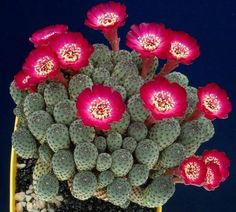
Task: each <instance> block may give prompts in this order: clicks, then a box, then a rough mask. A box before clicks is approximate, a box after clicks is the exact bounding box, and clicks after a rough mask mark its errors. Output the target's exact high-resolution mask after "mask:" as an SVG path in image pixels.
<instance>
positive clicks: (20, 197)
mask: <svg viewBox="0 0 236 212" xmlns="http://www.w3.org/2000/svg"><path fill="white" fill-rule="evenodd" d="M24 199H25V192H23V191H22V192H19V193H16V194H15V200H16V201H18V202H23V200H24Z"/></svg>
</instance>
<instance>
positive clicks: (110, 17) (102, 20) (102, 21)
mask: <svg viewBox="0 0 236 212" xmlns="http://www.w3.org/2000/svg"><path fill="white" fill-rule="evenodd" d="M118 18H119V16H118V15H116V14H115V13H112V12H107V13H104V14H102V15H100V16H98V19H97V22H98V24H99V25H102V26H104V27H107V26H111V25H114V24H115V23H116V22H117V21H118Z"/></svg>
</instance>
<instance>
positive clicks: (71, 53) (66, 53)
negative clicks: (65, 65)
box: [60, 43, 81, 62]
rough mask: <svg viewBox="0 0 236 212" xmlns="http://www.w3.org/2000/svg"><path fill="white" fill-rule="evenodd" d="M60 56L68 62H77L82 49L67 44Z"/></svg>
mask: <svg viewBox="0 0 236 212" xmlns="http://www.w3.org/2000/svg"><path fill="white" fill-rule="evenodd" d="M60 55H61V56H62V58H63V59H64V61H66V62H75V61H77V60H78V59H79V58H80V56H81V49H80V48H79V47H78V46H77V45H76V44H74V43H70V44H65V45H64V46H63V47H62V48H61V49H60Z"/></svg>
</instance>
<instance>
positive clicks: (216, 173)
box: [203, 163, 221, 191]
mask: <svg viewBox="0 0 236 212" xmlns="http://www.w3.org/2000/svg"><path fill="white" fill-rule="evenodd" d="M206 167H207V171H206V177H205V181H204V183H203V187H204V188H205V189H206V190H208V191H213V190H215V189H216V188H217V187H219V185H220V182H221V173H220V169H219V166H217V165H216V164H215V163H209V164H208V165H207V166H206Z"/></svg>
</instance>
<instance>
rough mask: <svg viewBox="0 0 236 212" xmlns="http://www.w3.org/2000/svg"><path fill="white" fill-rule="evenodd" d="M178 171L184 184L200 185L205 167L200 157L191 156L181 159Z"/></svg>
mask: <svg viewBox="0 0 236 212" xmlns="http://www.w3.org/2000/svg"><path fill="white" fill-rule="evenodd" d="M179 171H180V175H181V178H182V180H183V181H184V183H185V184H186V185H196V186H201V185H202V184H203V182H204V180H205V176H206V172H207V168H206V165H205V163H204V162H203V161H202V159H201V158H200V157H197V156H191V157H189V158H186V159H185V160H183V161H182V163H181V164H180V167H179Z"/></svg>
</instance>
